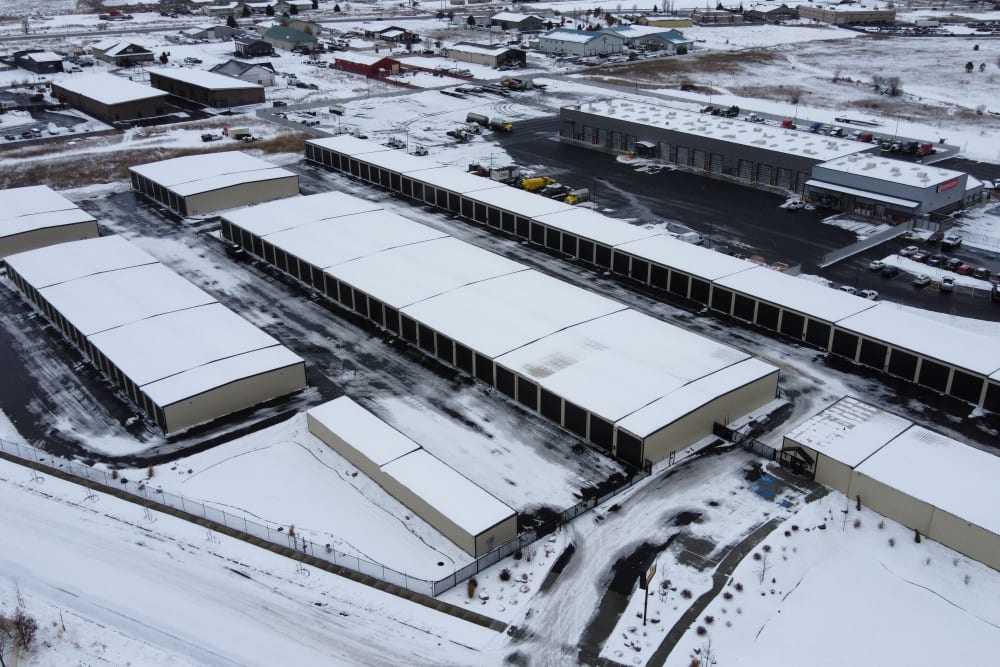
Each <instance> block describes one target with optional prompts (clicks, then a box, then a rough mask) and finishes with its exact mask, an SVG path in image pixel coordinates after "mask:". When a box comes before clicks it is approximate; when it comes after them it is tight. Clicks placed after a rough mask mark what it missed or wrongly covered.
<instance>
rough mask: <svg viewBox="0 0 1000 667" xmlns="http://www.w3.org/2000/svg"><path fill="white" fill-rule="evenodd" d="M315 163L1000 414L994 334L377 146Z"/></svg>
mask: <svg viewBox="0 0 1000 667" xmlns="http://www.w3.org/2000/svg"><path fill="white" fill-rule="evenodd" d="M745 125H751V124H750V123H745ZM806 136H813V135H806ZM806 148H808V149H809V150H813V149H812V148H811V147H809V146H806ZM306 159H307V160H309V161H311V162H313V163H315V164H319V165H323V166H325V167H327V168H330V169H334V170H337V171H341V172H343V173H345V174H349V175H351V176H354V177H355V178H358V179H360V180H362V181H365V182H368V183H371V184H373V185H376V186H378V187H381V188H384V189H386V190H389V191H391V192H394V193H397V194H400V195H402V196H404V197H407V198H409V199H411V200H414V201H416V202H418V203H420V204H430V205H432V206H436V207H438V208H440V209H442V210H444V211H447V212H449V213H453V214H455V215H458V216H461V217H462V218H465V219H466V220H469V221H472V222H475V223H479V224H482V225H485V226H487V227H490V228H492V229H493V230H495V231H497V232H502V233H505V234H509V235H510V236H512V237H514V238H517V239H521V240H523V241H526V242H528V243H531V244H534V245H537V246H539V247H543V248H545V249H547V250H548V251H550V252H554V253H559V254H562V255H565V256H567V257H570V258H573V259H575V260H577V261H579V262H581V263H583V264H586V265H589V266H593V267H595V268H597V269H598V270H600V271H610V272H611V273H613V274H614V275H616V276H619V277H621V278H623V279H626V280H629V281H635V282H636V283H638V284H640V285H643V286H646V287H648V288H652V289H653V290H655V291H658V292H660V293H661V294H663V295H664V296H666V297H668V298H677V299H684V300H686V301H688V302H693V303H697V304H701V305H704V306H707V307H708V308H709V309H710V310H711V311H713V312H715V313H717V314H719V315H720V316H723V317H726V318H729V319H732V320H735V321H737V322H744V323H746V324H748V325H752V326H754V327H756V328H758V329H761V330H763V331H767V332H771V333H773V334H775V335H780V336H784V337H788V338H790V339H792V340H795V341H799V342H803V343H806V344H808V345H811V346H814V347H816V348H818V349H821V350H824V351H826V352H830V353H832V354H834V355H837V356H838V357H841V358H844V359H847V360H849V361H850V362H852V363H854V364H858V365H862V366H867V367H869V368H873V369H875V370H877V371H879V372H880V373H884V374H886V375H888V376H893V377H895V378H898V379H901V380H903V381H905V382H909V383H913V384H917V385H920V386H923V387H926V388H928V389H930V390H932V391H935V392H938V393H941V394H945V395H948V396H952V397H954V398H958V399H960V400H963V401H967V402H969V403H971V404H973V405H976V406H979V407H984V408H986V409H988V410H991V411H994V412H1000V350H998V348H997V346H996V345H995V342H994V341H993V340H992V339H990V338H989V337H987V336H985V335H981V334H977V333H975V332H971V331H969V330H968V329H966V328H964V327H961V326H955V325H951V324H949V323H947V322H942V321H940V320H936V319H927V318H925V317H922V316H921V315H918V314H914V313H913V312H912V311H908V310H905V309H902V308H900V307H898V306H896V305H894V304H891V303H886V302H879V303H875V302H873V301H869V300H867V299H863V298H861V297H859V296H853V295H850V294H846V293H844V292H840V291H838V290H832V289H829V288H827V287H824V286H822V285H819V284H817V283H814V282H811V281H808V280H802V279H799V278H797V277H795V276H790V275H786V274H784V273H781V272H779V271H775V270H772V269H770V268H766V267H761V266H758V265H756V264H754V263H752V262H747V261H744V260H740V259H737V258H735V257H730V256H728V255H724V254H721V253H718V252H714V251H712V250H709V249H707V248H701V247H698V246H693V245H691V244H688V243H684V242H683V241H679V240H677V239H675V238H673V237H671V236H669V235H666V234H662V233H658V232H654V231H650V230H646V229H643V228H641V227H638V226H636V225H632V224H629V223H627V222H625V221H623V220H617V219H614V218H609V217H607V216H604V215H601V214H599V213H596V212H594V211H591V210H586V209H579V208H576V207H573V206H570V205H568V204H565V203H562V202H557V201H553V200H551V199H548V198H546V197H541V196H539V195H535V194H532V193H529V192H525V191H523V190H519V189H517V188H514V187H511V186H507V185H502V184H500V183H497V182H495V181H491V180H489V179H484V178H481V177H477V176H472V175H470V174H467V173H465V172H463V171H461V170H459V169H455V168H451V167H444V166H441V165H440V164H438V163H436V162H434V161H433V160H431V159H429V158H424V157H416V156H413V155H406V154H404V153H401V152H400V151H395V150H392V149H389V148H387V147H385V146H381V145H379V144H375V143H373V142H368V141H362V140H360V139H355V138H353V137H333V138H328V139H312V140H309V141H307V142H306Z"/></svg>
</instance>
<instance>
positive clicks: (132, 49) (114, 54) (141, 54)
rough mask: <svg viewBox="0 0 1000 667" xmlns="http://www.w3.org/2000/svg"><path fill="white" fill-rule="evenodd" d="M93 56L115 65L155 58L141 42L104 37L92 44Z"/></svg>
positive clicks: (120, 65) (148, 61)
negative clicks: (104, 38)
mask: <svg viewBox="0 0 1000 667" xmlns="http://www.w3.org/2000/svg"><path fill="white" fill-rule="evenodd" d="M91 49H92V50H93V53H94V57H95V58H97V59H98V60H103V61H104V62H106V63H110V64H111V65H113V66H115V67H131V66H132V65H138V64H140V63H151V62H153V61H154V60H156V56H155V55H154V54H153V52H152V51H150V50H149V49H147V48H146V47H145V46H142V45H141V44H134V43H132V42H123V41H122V40H120V39H106V40H104V41H101V42H98V43H97V44H94V45H93V46H92V47H91Z"/></svg>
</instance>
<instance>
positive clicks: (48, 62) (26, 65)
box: [13, 49, 63, 74]
mask: <svg viewBox="0 0 1000 667" xmlns="http://www.w3.org/2000/svg"><path fill="white" fill-rule="evenodd" d="M13 55H14V64H15V65H17V66H18V67H20V68H21V69H26V70H28V71H29V72H34V73H35V74H54V73H56V72H62V71H63V57H62V56H61V55H59V54H58V53H52V52H51V51H42V50H41V49H30V50H27V51H17V52H15V53H14V54H13Z"/></svg>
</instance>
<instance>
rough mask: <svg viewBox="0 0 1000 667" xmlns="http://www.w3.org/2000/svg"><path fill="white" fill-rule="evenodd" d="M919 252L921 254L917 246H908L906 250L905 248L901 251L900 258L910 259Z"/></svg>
mask: <svg viewBox="0 0 1000 667" xmlns="http://www.w3.org/2000/svg"><path fill="white" fill-rule="evenodd" d="M918 252H920V248H918V247H917V246H915V245H908V246H906V247H905V248H903V249H902V250H900V251H899V256H900V257H909V256H911V255H915V254H917V253H918Z"/></svg>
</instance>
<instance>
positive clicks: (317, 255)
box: [267, 210, 447, 269]
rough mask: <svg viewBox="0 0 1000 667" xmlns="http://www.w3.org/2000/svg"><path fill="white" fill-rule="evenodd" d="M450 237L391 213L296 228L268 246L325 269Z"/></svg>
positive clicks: (275, 237) (278, 235) (273, 238)
mask: <svg viewBox="0 0 1000 667" xmlns="http://www.w3.org/2000/svg"><path fill="white" fill-rule="evenodd" d="M445 236H447V234H445V233H444V232H439V231H437V230H436V229H432V228H430V227H428V226H426V225H422V224H420V223H419V222H413V221H412V220H408V219H406V218H404V217H402V216H399V215H396V214H395V213H391V212H389V211H381V210H380V211H370V212H367V213H355V214H353V215H346V216H341V217H338V218H330V219H327V220H320V221H319V222H314V223H310V224H308V225H302V226H300V227H292V228H289V229H285V230H282V231H280V232H276V233H274V234H271V235H270V236H268V237H267V242H268V243H271V244H273V245H274V246H275V247H277V248H281V249H282V250H284V251H285V252H287V253H289V254H291V255H293V256H295V257H298V258H299V259H301V260H303V261H305V262H308V263H309V264H312V265H313V266H316V267H319V268H321V269H327V268H329V267H331V266H335V265H337V264H342V263H343V262H349V261H350V260H352V259H357V258H359V257H366V256H368V255H371V254H374V253H377V252H382V251H383V250H388V249H389V248H395V247H398V246H403V245H408V244H411V243H420V242H421V241H429V240H431V239H437V238H442V237H445Z"/></svg>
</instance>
